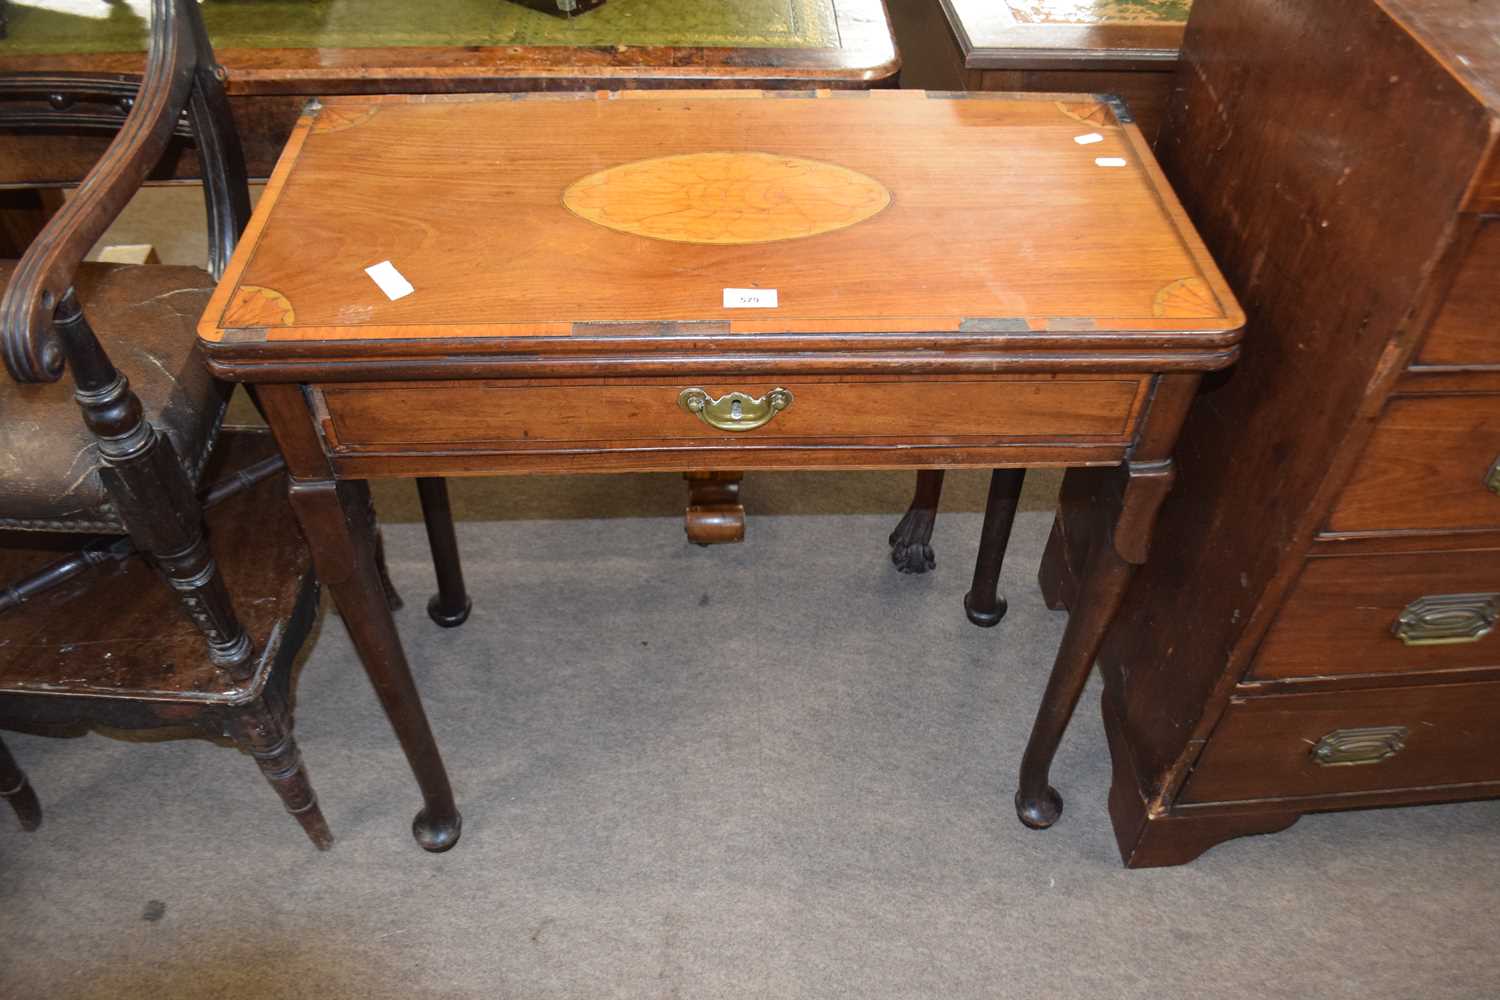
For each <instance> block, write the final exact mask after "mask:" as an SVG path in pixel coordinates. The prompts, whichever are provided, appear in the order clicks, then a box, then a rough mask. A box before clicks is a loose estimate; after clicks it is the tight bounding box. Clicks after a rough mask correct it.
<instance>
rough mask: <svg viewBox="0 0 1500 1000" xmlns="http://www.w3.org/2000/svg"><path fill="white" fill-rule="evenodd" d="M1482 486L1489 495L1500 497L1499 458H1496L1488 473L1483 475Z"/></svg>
mask: <svg viewBox="0 0 1500 1000" xmlns="http://www.w3.org/2000/svg"><path fill="white" fill-rule="evenodd" d="M1484 485H1485V487H1486V488H1487V489H1488V490H1489V491H1490V492H1491V493H1494V494H1496V495H1497V496H1500V458H1496V459H1495V462H1494V464H1493V465H1491V466H1490V471H1489V472H1486V473H1485V474H1484Z"/></svg>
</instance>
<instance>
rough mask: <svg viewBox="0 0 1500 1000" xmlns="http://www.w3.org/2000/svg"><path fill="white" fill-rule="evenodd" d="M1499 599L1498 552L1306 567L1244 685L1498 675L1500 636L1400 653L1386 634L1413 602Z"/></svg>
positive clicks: (1359, 559)
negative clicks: (1480, 671) (1479, 671)
mask: <svg viewBox="0 0 1500 1000" xmlns="http://www.w3.org/2000/svg"><path fill="white" fill-rule="evenodd" d="M1474 593H1488V594H1500V551H1496V550H1493V549H1485V550H1480V551H1474V552H1445V553H1434V554H1421V555H1381V556H1352V557H1342V558H1324V559H1309V560H1308V562H1307V565H1306V567H1305V568H1304V569H1303V570H1302V576H1301V577H1300V578H1299V579H1298V580H1297V585H1296V586H1295V587H1294V588H1293V589H1292V592H1291V595H1290V596H1289V597H1288V598H1287V601H1286V603H1285V604H1284V605H1283V606H1282V608H1281V611H1280V613H1279V614H1278V615H1277V617H1276V622H1275V624H1274V625H1272V626H1271V630H1270V632H1268V633H1267V634H1266V638H1265V641H1264V642H1263V643H1262V644H1261V647H1260V651H1259V653H1257V654H1256V657H1255V662H1254V664H1252V666H1251V668H1250V674H1249V677H1248V680H1251V681H1264V680H1285V679H1291V678H1313V677H1329V676H1336V675H1344V674H1356V675H1371V674H1398V673H1420V672H1424V671H1452V670H1463V669H1473V668H1479V667H1500V634H1496V633H1491V634H1490V635H1486V636H1484V637H1482V638H1480V639H1479V640H1478V641H1477V642H1470V643H1461V644H1444V645H1407V644H1405V643H1403V642H1402V641H1401V639H1399V638H1398V637H1397V636H1396V635H1395V634H1394V633H1393V632H1392V626H1393V625H1394V624H1395V623H1396V621H1397V618H1398V617H1399V616H1400V614H1401V612H1402V609H1404V608H1406V607H1407V605H1409V604H1410V603H1411V602H1412V601H1414V600H1416V599H1417V598H1419V597H1424V596H1436V595H1443V594H1474Z"/></svg>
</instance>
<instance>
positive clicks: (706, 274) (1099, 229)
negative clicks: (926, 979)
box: [200, 92, 1240, 354]
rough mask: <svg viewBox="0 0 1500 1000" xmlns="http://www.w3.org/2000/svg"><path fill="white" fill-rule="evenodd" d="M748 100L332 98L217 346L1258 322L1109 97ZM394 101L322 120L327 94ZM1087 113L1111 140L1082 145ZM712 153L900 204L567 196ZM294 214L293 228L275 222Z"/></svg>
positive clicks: (255, 241) (214, 311) (291, 171)
mask: <svg viewBox="0 0 1500 1000" xmlns="http://www.w3.org/2000/svg"><path fill="white" fill-rule="evenodd" d="M726 96H727V95H724V94H717V93H716V94H689V93H683V94H677V95H672V96H665V97H664V96H660V95H655V94H641V95H638V96H637V97H636V99H618V100H616V99H610V98H608V97H606V96H601V97H594V96H583V97H582V99H577V98H576V97H575V98H573V99H567V100H524V101H508V100H490V99H474V100H469V99H464V100H437V101H431V100H415V99H405V98H387V99H379V100H377V101H375V102H374V103H373V104H372V103H370V101H368V100H365V99H359V98H347V99H341V100H339V101H336V102H329V103H328V104H326V105H325V106H324V108H323V109H321V110H317V111H315V112H312V113H309V115H307V116H306V117H305V118H304V120H303V122H302V123H301V124H300V125H299V128H298V132H297V134H296V135H294V136H293V138H292V142H291V144H290V145H289V146H288V150H287V153H286V156H285V157H284V158H283V160H282V163H281V164H280V166H279V167H278V170H277V174H276V175H275V176H273V178H272V182H271V186H270V189H269V191H268V195H267V198H266V200H265V201H263V202H262V205H263V206H267V207H266V208H265V209H263V210H262V211H261V212H260V213H257V215H256V219H255V221H252V224H251V229H250V231H249V239H248V240H247V244H248V248H247V250H246V252H245V253H244V254H242V255H241V256H240V257H239V258H237V259H236V260H235V262H234V263H233V264H232V265H231V269H230V273H229V275H228V280H227V281H226V282H225V283H224V284H223V285H221V287H220V289H219V292H218V294H217V296H216V298H215V300H214V302H213V303H211V304H210V306H209V309H208V310H207V312H206V313H205V316H204V320H203V322H202V324H201V325H200V331H201V333H202V334H203V336H204V338H205V339H206V340H208V341H210V342H215V343H217V342H220V341H223V340H226V339H229V340H234V341H236V342H237V343H248V342H251V341H253V340H255V339H257V338H260V339H264V340H266V341H283V340H319V341H325V342H346V343H347V342H349V341H353V340H381V341H412V340H420V339H433V338H439V337H441V338H450V339H451V338H458V337H482V338H501V337H505V338H521V337H568V336H572V337H574V338H590V337H592V338H598V337H604V336H608V335H610V334H614V335H616V336H618V335H620V334H629V333H632V332H636V333H639V332H642V331H640V330H638V329H637V330H633V329H632V328H631V327H630V326H629V324H669V325H670V324H674V323H678V322H680V321H683V320H687V319H691V320H693V321H695V322H699V323H704V322H707V323H718V324H721V325H722V326H724V327H726V328H727V330H726V331H725V332H727V333H728V334H739V333H759V334H782V333H814V332H815V333H825V334H850V333H883V332H896V331H907V332H922V333H926V332H929V331H946V332H950V333H962V332H965V331H969V332H976V331H982V332H1007V331H1009V332H1013V333H1014V332H1020V331H1029V330H1032V329H1037V330H1045V329H1049V328H1052V327H1054V326H1061V327H1063V328H1065V329H1071V330H1078V329H1083V330H1097V331H1100V332H1103V331H1111V332H1117V333H1119V334H1121V336H1120V337H1118V338H1117V341H1118V342H1126V341H1127V339H1128V338H1127V337H1126V336H1125V335H1127V334H1129V333H1131V332H1139V333H1141V334H1142V335H1143V339H1145V336H1146V335H1149V334H1151V333H1159V332H1162V331H1171V332H1172V333H1173V336H1172V337H1171V338H1169V340H1170V341H1171V342H1174V343H1181V344H1182V345H1183V346H1184V347H1193V346H1202V345H1205V344H1212V343H1214V342H1215V341H1218V342H1219V343H1223V342H1224V340H1225V338H1224V337H1222V334H1224V333H1225V332H1227V331H1233V330H1235V329H1236V328H1237V327H1238V326H1239V322H1240V317H1239V314H1238V312H1237V311H1236V310H1235V308H1234V307H1233V305H1232V301H1233V299H1232V296H1228V295H1227V294H1226V293H1225V292H1224V290H1223V286H1222V284H1221V283H1220V281H1219V278H1218V276H1217V272H1216V271H1215V270H1214V268H1213V265H1212V263H1211V262H1210V261H1209V260H1208V258H1207V256H1206V255H1205V254H1204V253H1203V252H1202V250H1201V248H1200V247H1199V246H1198V244H1197V241H1196V239H1195V237H1193V236H1192V234H1191V231H1190V229H1188V228H1187V227H1185V226H1184V225H1183V224H1182V223H1181V221H1180V220H1179V219H1178V218H1176V217H1175V216H1174V214H1173V213H1172V211H1171V209H1170V208H1169V209H1168V211H1167V212H1163V210H1162V204H1161V199H1162V198H1163V197H1170V196H1169V195H1164V194H1163V192H1162V191H1161V189H1160V188H1159V186H1158V185H1157V184H1156V183H1155V181H1154V178H1153V176H1152V173H1151V171H1152V170H1153V169H1154V168H1153V167H1152V166H1151V165H1150V164H1149V163H1148V162H1147V161H1148V160H1149V154H1147V153H1146V152H1145V150H1144V148H1143V147H1142V146H1140V145H1139V135H1138V133H1134V132H1133V130H1129V129H1126V128H1122V127H1121V126H1120V125H1119V124H1117V123H1115V122H1114V121H1113V120H1112V119H1111V118H1110V117H1109V116H1108V114H1107V109H1106V110H1105V111H1100V110H1098V106H1097V105H1095V104H1093V103H1091V102H1089V101H1088V100H1087V99H1085V100H1084V101H1083V102H1082V103H1081V104H1079V103H1070V102H1069V101H1066V100H1059V99H1058V98H1056V97H1051V96H1049V97H1041V96H1037V97H1034V98H1027V97H1019V96H1017V97H999V96H996V97H992V98H990V97H987V98H986V99H979V100H950V99H942V98H937V99H933V98H929V97H928V96H927V95H924V94H921V93H918V92H878V93H874V94H867V95H864V96H862V97H859V98H840V97H838V96H836V95H820V96H817V97H811V96H808V95H804V97H805V99H801V100H786V99H776V98H775V97H774V96H773V95H770V94H766V95H754V94H752V95H749V96H748V97H745V98H738V97H737V98H735V99H726ZM372 107H373V108H374V109H375V113H374V114H372V115H370V116H369V117H368V118H365V119H363V120H362V121H361V122H360V124H358V125H355V126H354V127H347V128H339V129H338V130H335V131H331V132H319V131H317V128H316V126H317V122H318V120H319V119H320V117H321V115H322V114H324V113H325V112H327V111H330V110H332V111H334V112H338V113H340V114H345V115H347V114H348V113H349V112H351V111H355V110H356V109H358V110H360V111H363V110H365V109H369V108H372ZM1085 132H1096V133H1098V134H1100V135H1102V136H1103V140H1102V141H1101V142H1098V143H1095V144H1093V145H1088V146H1081V145H1079V144H1077V143H1075V142H1074V141H1073V139H1074V138H1075V137H1076V136H1078V135H1080V134H1084V133H1085ZM559 135H566V136H568V137H569V141H568V142H566V143H559V142H556V141H552V140H551V139H549V137H551V136H559ZM935 148H943V149H948V150H950V153H948V154H947V155H945V156H943V157H941V158H937V159H934V158H933V157H932V156H931V154H930V151H931V150H932V149H935ZM703 150H714V151H719V152H735V153H740V152H767V153H773V154H776V155H781V156H796V157H799V158H804V157H805V158H808V159H816V160H819V161H821V162H825V163H830V164H835V165H837V166H839V167H842V168H844V169H847V170H850V171H854V172H855V173H857V174H859V175H862V176H863V177H868V178H873V179H874V180H876V181H878V182H879V183H880V184H881V185H882V186H883V187H884V188H886V189H887V190H889V191H890V192H891V196H892V197H891V204H890V205H889V206H888V207H887V208H886V209H885V210H884V211H882V212H879V213H878V214H877V215H875V216H873V217H872V218H869V219H867V220H865V221H863V222H860V223H858V224H856V225H850V226H847V227H846V228H842V229H839V230H837V231H833V232H825V233H823V234H822V235H820V236H816V237H809V238H805V239H799V240H790V241H786V240H784V241H779V242H769V243H756V244H750V245H744V246H718V247H704V246H701V245H696V244H689V243H679V242H667V241H663V240H657V239H645V238H642V237H641V236H637V235H632V234H630V233H623V232H616V231H613V230H611V229H606V228H604V227H602V226H598V225H594V224H591V223H589V222H586V221H585V220H583V219H581V218H580V217H579V216H578V215H576V214H574V213H573V212H570V211H568V210H567V209H566V207H565V206H564V205H563V200H562V199H563V193H564V192H565V191H566V190H567V189H568V188H569V187H570V186H571V185H573V184H575V183H577V182H578V181H579V180H580V179H581V178H585V177H588V176H590V175H592V174H595V173H597V172H598V171H599V170H600V169H601V168H606V169H607V168H610V167H614V166H620V165H623V164H634V163H638V162H639V161H641V160H643V159H648V158H653V157H671V156H683V155H690V154H694V153H698V152H701V151H703ZM1100 158H1117V159H1120V160H1123V161H1124V164H1123V166H1120V167H1110V166H1100V165H1099V164H1098V163H1097V162H1096V161H1097V160H1098V159H1100ZM997 162H998V163H1003V164H1004V165H1005V169H1003V170H996V169H993V165H994V164H995V163H997ZM502 163H503V164H504V165H505V167H504V183H497V182H496V181H497V175H496V169H497V167H496V165H497V164H502ZM674 190H676V189H674ZM726 190H737V191H738V193H737V194H736V195H735V197H736V198H739V199H743V200H744V202H745V204H747V205H751V206H756V202H755V201H754V194H753V191H754V190H755V182H754V181H753V179H748V178H747V179H743V180H742V181H741V182H740V183H739V184H738V185H737V186H734V185H732V186H731V187H730V188H725V187H723V186H722V185H719V186H714V187H712V188H711V189H708V190H705V191H704V192H703V194H704V197H705V198H710V199H711V198H713V197H719V196H722V194H723V192H724V191H726ZM861 190H864V188H863V186H861ZM706 204H707V203H706ZM1168 204H1169V205H1170V202H1169V203H1168ZM377 205H378V206H379V210H378V211H373V210H372V209H373V208H374V206H377ZM718 207H719V206H718V203H717V202H714V203H713V204H712V208H711V209H710V208H705V210H706V211H708V210H714V211H716V210H717V209H718ZM272 208H274V211H275V213H276V215H277V217H278V221H279V222H280V224H279V225H278V226H277V227H275V228H274V230H270V231H266V232H262V231H261V230H260V228H259V227H260V226H261V225H263V224H264V220H265V219H266V218H267V217H268V215H267V211H269V210H271V209H272ZM762 208H764V209H765V216H764V218H765V219H769V218H771V217H774V216H779V215H780V212H781V209H780V207H779V206H758V207H753V208H752V211H753V212H760V211H761V210H762ZM996 234H1003V237H1004V238H1000V239H997V238H996ZM308 240H316V241H317V242H318V244H319V246H320V247H321V248H322V252H321V253H320V254H319V255H318V256H317V257H315V258H310V257H309V256H308V255H307V254H306V253H305V252H304V250H305V247H306V244H307V241H308ZM563 254H566V256H567V259H568V261H569V264H568V266H566V267H559V266H557V261H558V260H559V259H560V255H563ZM382 260H390V261H391V262H392V264H394V266H395V267H396V268H397V269H398V270H399V271H400V272H401V274H403V275H404V276H405V277H406V279H407V280H408V281H409V282H410V283H411V284H412V285H413V286H414V287H415V289H416V291H414V292H413V293H412V294H410V295H407V296H405V297H403V298H400V299H397V300H395V301H391V300H389V299H388V298H387V297H386V296H385V295H384V294H383V293H382V292H381V291H380V289H379V288H377V287H376V285H375V284H374V283H373V282H372V281H371V280H370V278H369V277H368V276H366V274H365V273H364V268H365V267H367V266H370V265H372V264H375V263H377V262H379V261H382ZM851 260H859V261H860V262H861V267H859V268H858V269H850V268H848V267H847V266H845V265H846V262H848V261H851ZM955 260H957V261H961V262H962V263H961V265H960V266H953V263H952V262H953V261H955ZM1184 279H1189V280H1196V281H1199V282H1202V284H1203V286H1204V287H1205V289H1207V293H1206V294H1205V295H1204V297H1203V300H1202V302H1201V304H1200V306H1199V307H1198V308H1197V309H1196V310H1188V311H1189V312H1195V313H1196V314H1195V315H1185V314H1184V312H1183V310H1177V311H1176V314H1175V315H1170V316H1162V315H1158V314H1157V311H1156V304H1157V296H1158V295H1159V294H1160V293H1161V292H1162V290H1163V289H1165V288H1168V287H1169V286H1172V285H1174V283H1178V282H1181V281H1183V280H1184ZM245 285H251V286H256V287H257V288H261V289H274V290H275V291H276V292H277V293H278V294H279V295H280V296H281V297H282V298H284V299H285V300H286V301H287V303H289V305H290V308H291V310H292V312H293V315H294V318H293V319H292V320H290V321H287V322H274V321H273V320H274V317H268V316H267V315H266V310H265V309H263V308H260V307H259V306H258V307H257V309H256V310H255V311H254V312H253V313H246V312H242V311H239V310H238V309H237V303H238V302H239V301H240V299H239V296H240V295H241V289H242V287H243V286H245ZM726 288H763V289H776V290H777V291H778V293H779V303H780V304H779V306H778V307H777V308H775V309H734V308H725V307H724V305H723V301H722V298H723V291H724V289H726ZM257 296H260V293H257ZM255 301H256V302H257V304H258V303H260V302H261V301H263V298H260V297H257V298H256V299H255ZM278 301H279V300H278ZM435 317H436V318H437V319H434V318H435ZM658 329H659V332H662V333H670V332H674V330H673V329H672V328H670V326H669V327H668V328H658ZM699 329H702V328H699ZM230 331H233V332H232V334H231V333H229V332H230ZM646 332H650V328H648V329H647V331H646ZM683 332H694V331H693V330H691V329H689V330H686V331H683ZM704 333H706V334H710V335H711V331H709V330H704ZM1216 335H1217V336H1216ZM662 339H663V340H665V338H662ZM1231 339H1232V338H1231ZM226 346H227V345H226ZM220 353H221V354H226V353H228V352H227V351H221V352H220Z"/></svg>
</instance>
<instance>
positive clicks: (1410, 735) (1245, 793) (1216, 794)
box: [1182, 683, 1500, 803]
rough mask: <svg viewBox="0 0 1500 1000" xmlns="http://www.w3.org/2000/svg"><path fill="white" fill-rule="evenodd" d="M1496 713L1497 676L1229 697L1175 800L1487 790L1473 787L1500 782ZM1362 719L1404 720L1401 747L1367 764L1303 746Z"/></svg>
mask: <svg viewBox="0 0 1500 1000" xmlns="http://www.w3.org/2000/svg"><path fill="white" fill-rule="evenodd" d="M1497 717H1500V684H1496V683H1486V684H1447V685H1437V686H1430V687H1395V688H1385V689H1382V690H1373V691H1344V692H1334V693H1318V694H1292V695H1269V696H1266V697H1263V698H1242V699H1240V698H1237V699H1235V700H1234V701H1233V702H1231V703H1230V705H1229V707H1228V710H1227V711H1226V712H1225V713H1224V717H1223V719H1221V720H1220V722H1219V726H1218V729H1217V730H1216V731H1215V733H1214V738H1213V739H1212V740H1211V741H1210V742H1209V744H1208V746H1207V747H1206V748H1204V751H1203V754H1202V756H1200V757H1199V758H1198V763H1197V765H1196V766H1195V767H1194V769H1193V775H1192V777H1191V778H1189V779H1188V782H1187V785H1186V787H1185V788H1184V789H1183V792H1182V800H1183V802H1185V803H1203V802H1235V801H1243V800H1246V799H1276V800H1287V799H1296V798H1299V797H1304V796H1307V797H1311V796H1327V795H1349V794H1353V793H1359V792H1376V791H1390V790H1399V789H1403V788H1423V787H1427V786H1432V785H1453V786H1458V787H1457V788H1455V789H1454V794H1455V797H1463V796H1464V795H1466V794H1473V795H1479V794H1486V793H1487V794H1494V793H1495V792H1496V791H1500V788H1494V787H1490V788H1484V787H1482V786H1484V785H1491V786H1493V785H1496V784H1500V726H1496V725H1494V724H1493V720H1494V719H1495V718H1497ZM1484 720H1490V724H1485V722H1484ZM1371 726H1402V727H1405V728H1406V730H1407V735H1406V737H1405V748H1404V749H1402V750H1401V751H1399V752H1398V753H1396V754H1395V755H1394V756H1391V757H1388V758H1387V759H1385V760H1382V761H1380V762H1378V763H1372V764H1345V765H1335V766H1328V765H1322V764H1318V763H1317V762H1316V761H1315V760H1314V759H1313V758H1312V757H1311V756H1310V754H1309V751H1310V750H1311V749H1312V748H1313V747H1314V746H1315V745H1316V744H1317V743H1318V741H1319V740H1320V739H1322V738H1323V737H1324V736H1326V735H1327V734H1329V733H1331V732H1334V731H1336V730H1340V729H1351V728H1364V727H1371ZM1465 786H1469V787H1465ZM1473 786H1480V787H1473Z"/></svg>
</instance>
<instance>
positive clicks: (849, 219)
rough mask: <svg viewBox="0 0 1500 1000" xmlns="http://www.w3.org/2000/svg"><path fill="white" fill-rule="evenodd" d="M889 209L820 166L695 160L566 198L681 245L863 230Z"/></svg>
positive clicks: (875, 185) (645, 169)
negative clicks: (866, 223) (859, 226)
mask: <svg viewBox="0 0 1500 1000" xmlns="http://www.w3.org/2000/svg"><path fill="white" fill-rule="evenodd" d="M890 203H891V193H890V191H888V190H886V188H885V185H883V184H881V183H880V182H879V181H877V180H875V179H874V178H873V177H867V176H865V175H864V174H862V173H859V172H857V171H854V170H850V169H849V168H847V167H841V166H838V165H837V164H833V163H824V162H822V161H820V160H804V159H801V158H799V157H795V156H778V155H775V154H773V153H729V152H722V153H689V154H685V155H682V156H664V157H660V158H658V159H652V160H637V161H635V162H634V163H625V164H621V165H620V166H618V167H611V168H610V169H608V170H601V171H600V172H599V173H597V174H590V175H589V176H587V177H585V178H583V179H582V180H580V181H577V182H575V183H574V184H573V185H572V186H570V187H569V188H568V189H567V190H566V191H565V192H563V204H564V205H566V206H567V207H568V209H569V210H570V211H572V212H573V213H574V214H575V215H578V216H579V217H581V218H584V219H587V220H588V221H589V222H593V223H596V224H597V225H601V226H604V227H606V228H608V229H613V230H616V231H618V232H622V233H630V234H632V235H634V236H645V237H648V238H650V239H653V240H668V241H671V242H674V243H709V244H720V245H732V244H739V243H770V242H774V241H776V240H795V239H801V238H803V237H807V236H817V235H819V234H821V233H830V232H833V231H835V230H838V229H845V228H847V227H849V226H853V225H857V224H858V223H861V222H864V221H865V220H867V219H869V218H871V217H872V216H875V215H877V214H879V213H880V211H881V210H882V209H884V208H885V207H886V206H887V205H889V204H890Z"/></svg>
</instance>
